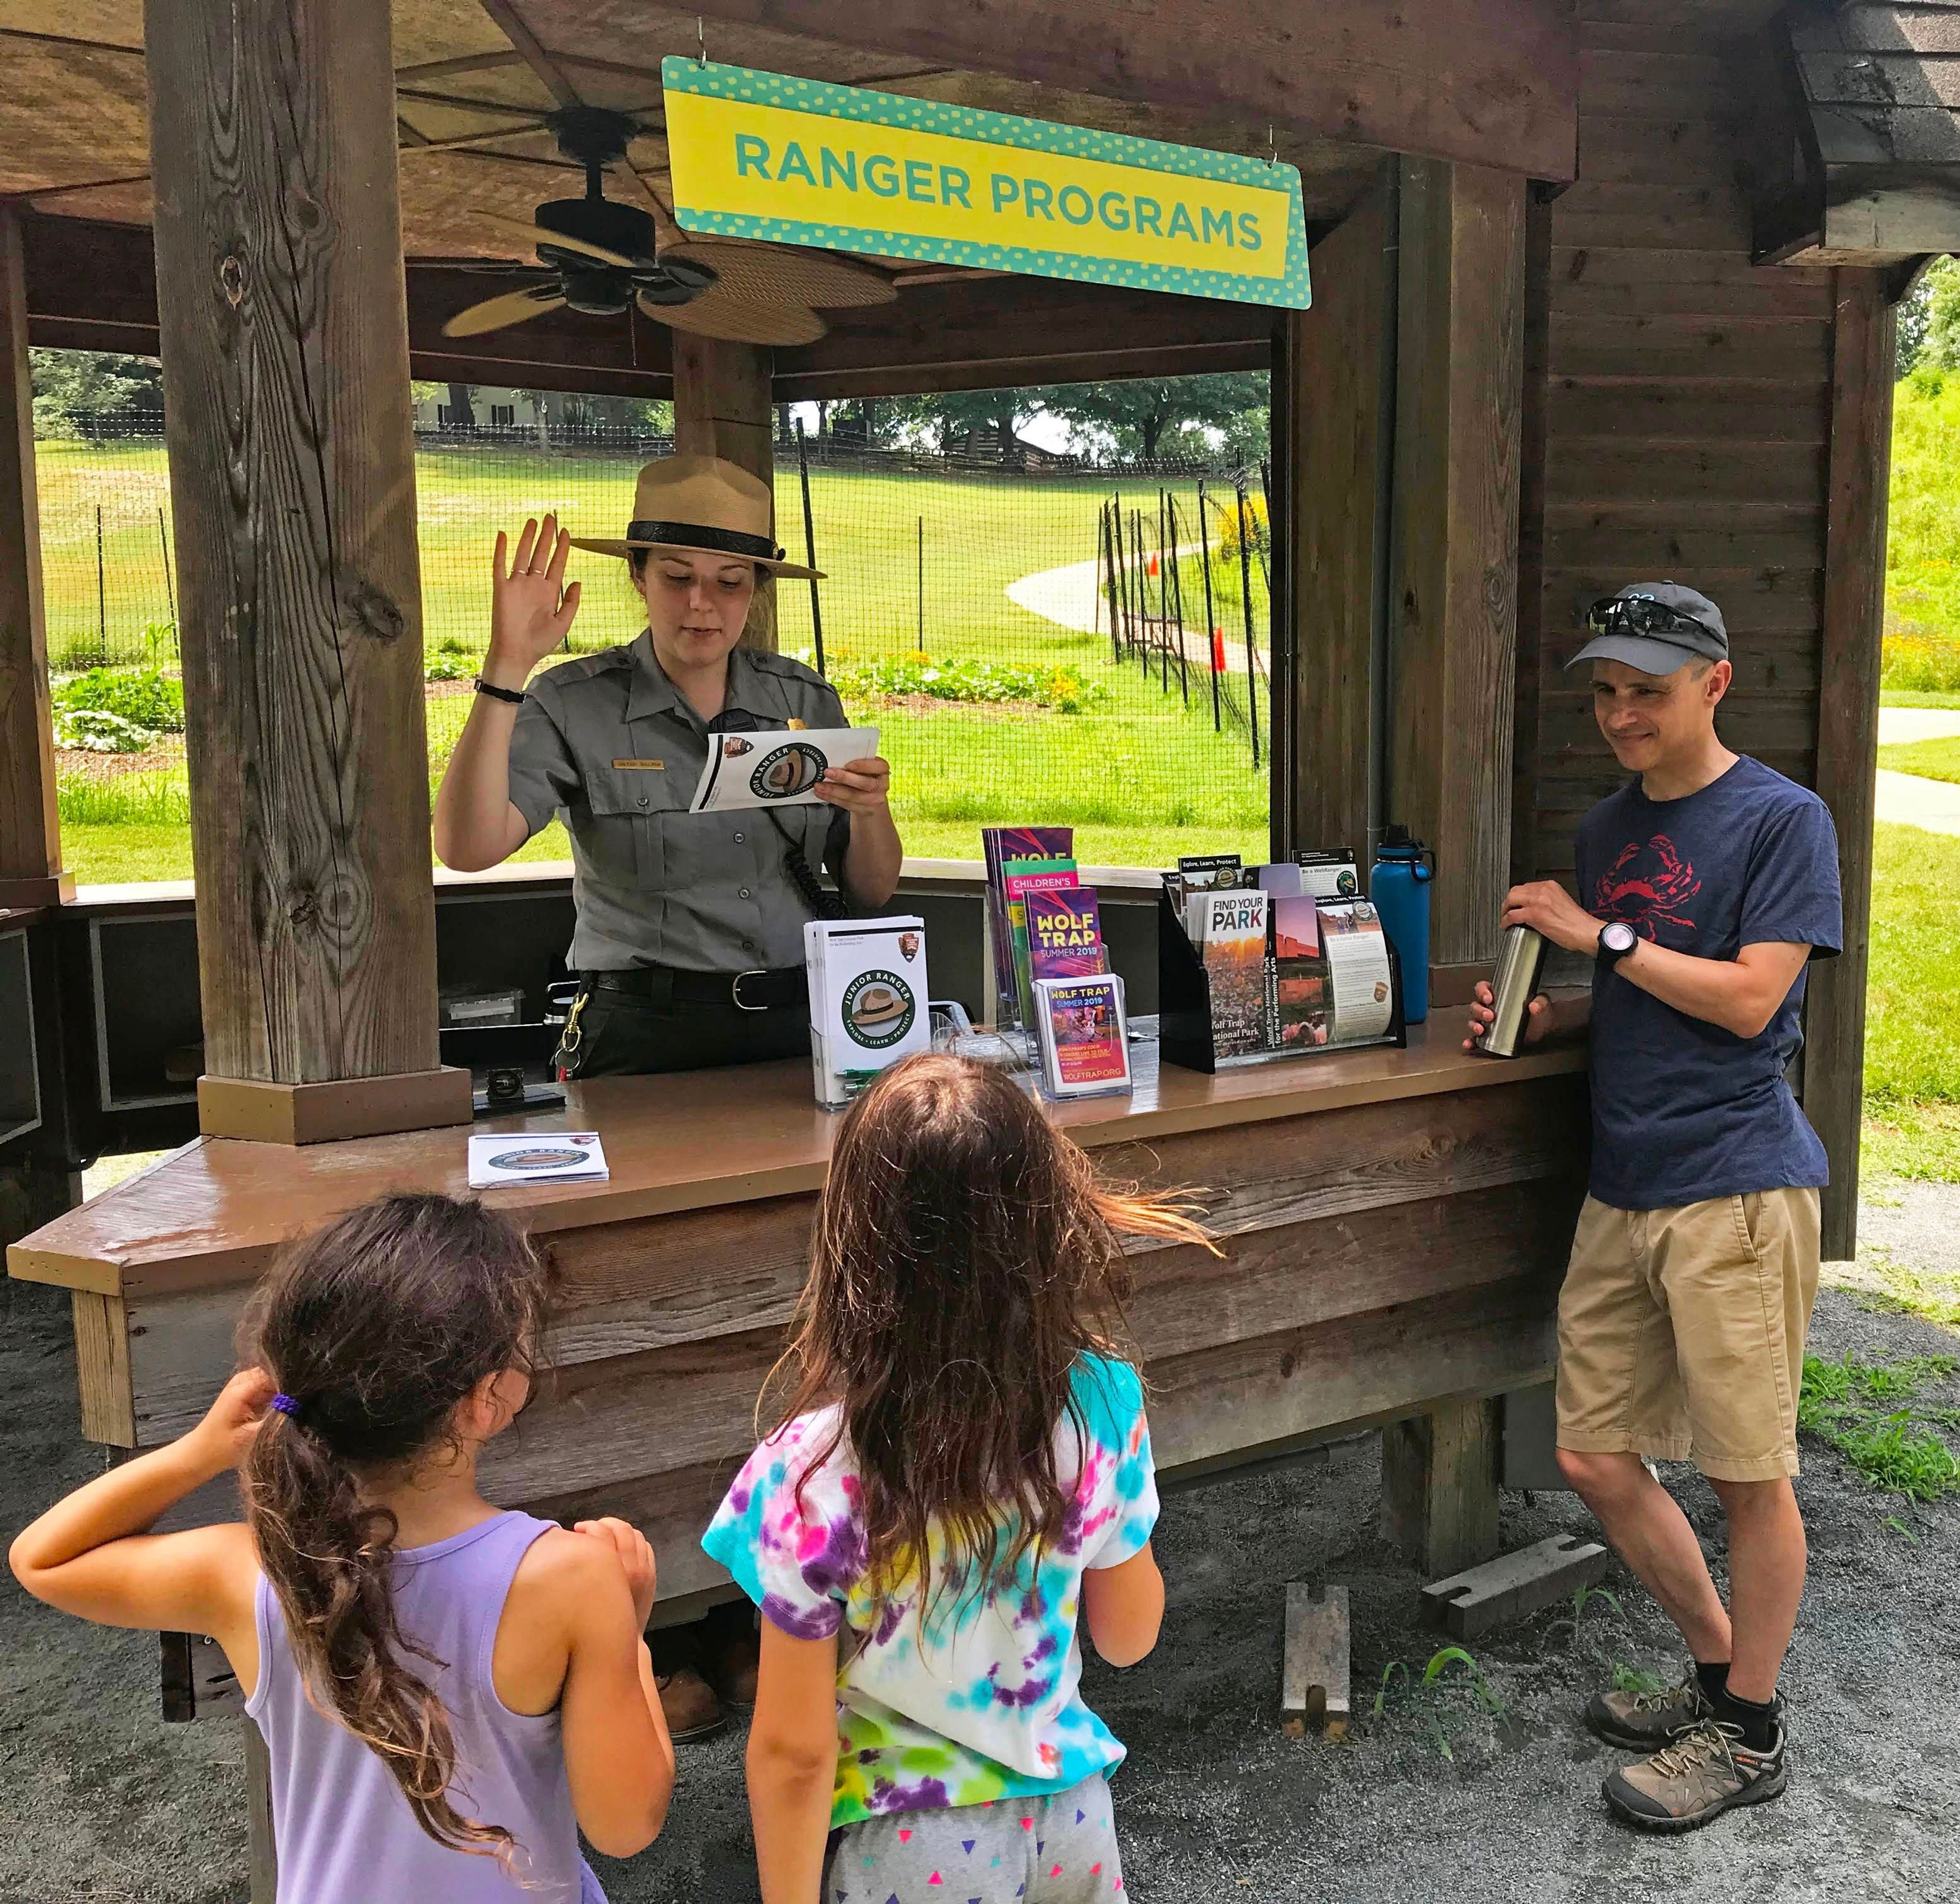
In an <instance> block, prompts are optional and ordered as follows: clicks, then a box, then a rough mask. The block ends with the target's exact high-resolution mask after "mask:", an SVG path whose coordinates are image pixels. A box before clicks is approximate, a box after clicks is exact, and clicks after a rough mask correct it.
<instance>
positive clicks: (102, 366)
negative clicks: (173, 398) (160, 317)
mask: <svg viewBox="0 0 1960 1904" xmlns="http://www.w3.org/2000/svg"><path fill="white" fill-rule="evenodd" d="M27 355H28V364H29V374H30V377H31V379H32V380H33V392H34V434H35V435H36V436H37V437H68V436H83V437H101V436H113V435H118V434H130V433H132V432H134V431H161V429H162V428H163V427H164V373H163V371H162V370H161V368H160V367H159V366H158V364H157V361H156V359H155V358H151V357H121V356H117V355H115V354H112V353H110V352H109V351H29V352H28V354H27Z"/></svg>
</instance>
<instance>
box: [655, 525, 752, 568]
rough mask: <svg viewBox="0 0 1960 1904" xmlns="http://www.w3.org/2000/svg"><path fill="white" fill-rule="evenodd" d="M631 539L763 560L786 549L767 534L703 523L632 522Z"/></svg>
mask: <svg viewBox="0 0 1960 1904" xmlns="http://www.w3.org/2000/svg"><path fill="white" fill-rule="evenodd" d="M626 539H627V541H628V542H670V543H673V544H674V545H676V546H678V547H679V548H705V549H708V550H711V551H713V552H714V554H716V555H746V556H749V557H750V558H753V559H754V560H755V561H759V562H780V561H781V560H782V559H783V551H781V548H778V546H777V545H775V543H774V542H771V541H770V539H768V536H749V535H745V534H744V533H743V532H742V531H741V530H740V529H710V528H708V526H707V525H706V524H705V523H652V522H632V523H628V524H627V525H626Z"/></svg>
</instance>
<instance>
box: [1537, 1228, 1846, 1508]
mask: <svg viewBox="0 0 1960 1904" xmlns="http://www.w3.org/2000/svg"><path fill="white" fill-rule="evenodd" d="M1817 1259H1818V1195H1817V1192H1816V1191H1815V1190H1761V1191H1758V1192H1755V1193H1753V1194H1750V1195H1748V1196H1746V1197H1715V1198H1713V1199H1711V1200H1710V1201H1708V1202H1707V1203H1688V1204H1686V1205H1684V1206H1682V1208H1680V1209H1645V1210H1640V1209H1614V1208H1613V1207H1612V1206H1611V1205H1609V1204H1606V1203H1599V1202H1596V1200H1594V1199H1593V1198H1592V1197H1587V1198H1586V1205H1585V1207H1584V1208H1583V1209H1582V1210H1581V1211H1580V1213H1579V1229H1578V1232H1577V1235H1574V1236H1573V1239H1572V1260H1571V1261H1570V1264H1568V1265H1567V1269H1566V1272H1565V1286H1564V1289H1562V1290H1561V1292H1560V1293H1559V1298H1558V1445H1559V1446H1560V1447H1561V1448H1570V1449H1572V1450H1573V1451H1575V1452H1576V1453H1580V1454H1622V1453H1631V1454H1645V1455H1648V1456H1650V1457H1653V1459H1654V1460H1656V1461H1689V1460H1691V1461H1693V1462H1694V1465H1695V1466H1696V1467H1698V1468H1700V1469H1701V1471H1702V1473H1704V1474H1706V1475H1709V1476H1712V1477H1713V1479H1714V1480H1718V1481H1770V1480H1776V1479H1777V1477H1778V1476H1781V1475H1787V1474H1794V1473H1796V1471H1797V1462H1796V1397H1797V1390H1798V1388H1799V1386H1800V1385H1801V1384H1802V1382H1803V1339H1804V1334H1805V1332H1806V1330H1807V1329H1808V1328H1809V1325H1810V1308H1811V1305H1812V1303H1813V1302H1815V1300H1816V1298H1817Z"/></svg>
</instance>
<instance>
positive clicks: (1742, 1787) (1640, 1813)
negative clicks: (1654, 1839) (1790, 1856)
mask: <svg viewBox="0 0 1960 1904" xmlns="http://www.w3.org/2000/svg"><path fill="white" fill-rule="evenodd" d="M1785 1782H1786V1774H1785V1770H1784V1766H1783V1728H1782V1727H1781V1726H1778V1727H1777V1735H1776V1743H1775V1744H1774V1745H1773V1746H1772V1747H1771V1748H1770V1749H1769V1750H1768V1751H1767V1752H1754V1751H1752V1750H1750V1749H1749V1748H1748V1747H1747V1746H1745V1745H1744V1744H1743V1743H1742V1728H1740V1727H1739V1726H1733V1725H1730V1724H1727V1723H1726V1721H1722V1720H1720V1719H1704V1721H1702V1722H1701V1724H1699V1725H1698V1726H1697V1727H1695V1728H1694V1731H1691V1732H1689V1733H1686V1734H1684V1735H1683V1736H1682V1737H1680V1738H1678V1739H1677V1740H1675V1742H1674V1743H1673V1744H1672V1745H1669V1746H1666V1747H1663V1748H1662V1749H1661V1750H1659V1751H1658V1752H1656V1753H1655V1754H1654V1755H1653V1757H1652V1758H1650V1759H1641V1760H1640V1762H1639V1763H1637V1764H1635V1765H1630V1766H1624V1767H1622V1769H1621V1770H1619V1771H1618V1772H1615V1773H1614V1774H1613V1775H1612V1777H1611V1778H1608V1779H1607V1781H1606V1782H1605V1785H1602V1787H1601V1788H1600V1789H1601V1790H1602V1791H1603V1792H1604V1793H1605V1797H1606V1802H1607V1804H1609V1805H1611V1806H1612V1808H1613V1810H1615V1812H1616V1813H1618V1815H1619V1816H1620V1817H1621V1818H1622V1819H1624V1820H1625V1821H1626V1822H1627V1823H1628V1824H1630V1825H1632V1826H1635V1827H1637V1829H1640V1830H1641V1831H1655V1832H1683V1831H1694V1830H1697V1829H1699V1828H1700V1827H1701V1826H1703V1825H1705V1824H1707V1823H1710V1822H1711V1821H1712V1820H1714V1819H1717V1818H1719V1817H1721V1815H1722V1814H1723V1812H1725V1811H1728V1810H1731V1809H1733V1807H1736V1806H1737V1805H1759V1804H1763V1803H1764V1801H1767V1800H1768V1799H1771V1798H1780V1797H1781V1796H1782V1795H1783V1786H1784V1784H1785Z"/></svg>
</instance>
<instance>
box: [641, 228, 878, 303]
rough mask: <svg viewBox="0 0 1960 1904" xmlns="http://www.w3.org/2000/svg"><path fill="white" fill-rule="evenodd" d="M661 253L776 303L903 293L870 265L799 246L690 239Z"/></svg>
mask: <svg viewBox="0 0 1960 1904" xmlns="http://www.w3.org/2000/svg"><path fill="white" fill-rule="evenodd" d="M660 258H661V260H662V262H668V261H670V260H672V259H676V258H692V259H698V261H699V262H701V263H702V264H704V265H708V267H709V268H710V269H711V270H712V271H713V272H714V274H715V275H716V276H717V277H718V278H721V280H722V281H724V283H727V284H732V285H733V286H735V287H736V288H739V289H740V290H741V291H743V292H745V293H746V294H748V295H749V296H750V297H755V298H759V299H765V300H768V302H770V303H772V304H814V305H816V307H818V308H819V309H823V308H825V307H845V306H848V305H854V304H890V303H891V302H892V300H893V299H894V298H896V297H897V296H898V291H897V290H896V288H895V287H894V286H893V283H892V281H891V279H890V278H888V277H887V276H886V275H885V273H884V272H881V271H873V269H871V267H870V265H861V264H858V263H857V262H855V261H854V260H853V259H848V258H840V257H838V256H835V254H833V253H829V252H823V251H807V250H803V249H802V248H801V247H800V246H796V247H793V246H788V245H769V244H731V243H726V242H724V241H721V240H710V239H703V240H693V239H689V240H688V241H687V242H686V243H682V244H673V245H666V246H662V247H661V250H660Z"/></svg>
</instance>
